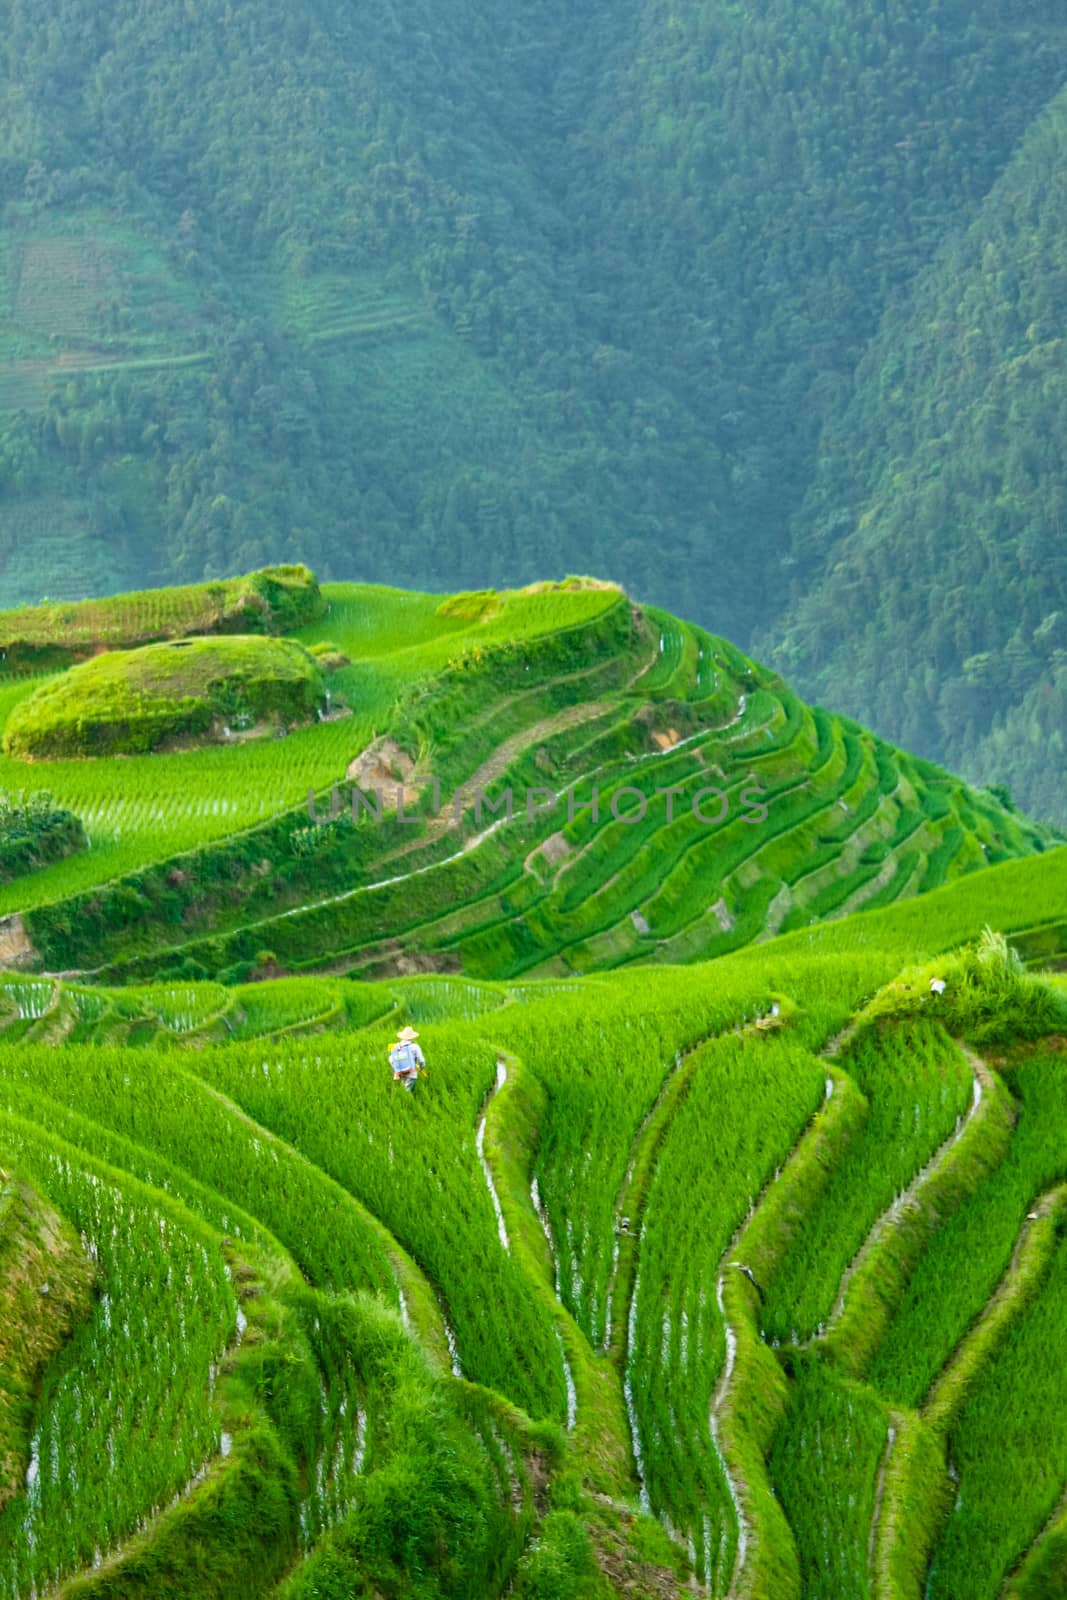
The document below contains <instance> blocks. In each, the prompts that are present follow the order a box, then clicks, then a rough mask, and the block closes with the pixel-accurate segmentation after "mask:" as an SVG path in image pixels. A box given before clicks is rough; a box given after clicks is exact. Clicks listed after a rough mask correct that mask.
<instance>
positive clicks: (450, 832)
mask: <svg viewBox="0 0 1067 1600" xmlns="http://www.w3.org/2000/svg"><path fill="white" fill-rule="evenodd" d="M326 593H327V597H328V600H329V603H330V611H329V614H328V615H327V616H326V617H325V618H323V619H322V620H321V621H320V622H318V623H316V624H315V625H314V627H312V628H308V629H304V630H303V631H302V632H301V633H300V635H299V637H300V638H302V639H303V640H304V642H305V643H308V644H315V643H332V644H333V645H335V646H337V648H338V649H339V650H341V651H343V652H344V654H345V655H346V656H347V657H348V658H349V661H350V665H349V666H347V667H345V668H344V669H343V670H341V671H339V672H338V673H336V674H335V675H334V676H333V678H332V679H331V692H332V694H333V695H334V696H335V703H336V705H337V706H339V707H341V708H342V709H347V711H348V712H349V714H347V715H339V716H337V717H336V718H332V719H330V720H327V721H326V722H324V723H322V724H321V725H318V726H315V727H313V728H310V729H304V730H299V731H296V732H294V733H292V734H291V735H290V736H289V737H288V738H286V739H284V740H283V741H281V742H278V743H274V744H269V743H268V744H264V743H258V744H255V743H253V744H248V745H244V746H241V747H239V748H238V747H235V748H218V747H216V748H211V749H205V750H199V751H189V752H184V753H173V754H167V755H153V756H150V757H129V758H126V759H124V760H123V761H122V762H121V763H119V764H117V765H116V764H115V763H113V762H108V761H100V760H97V761H94V760H86V761H77V762H69V761H67V762H49V763H47V766H46V767H45V766H41V767H40V768H39V769H38V768H34V770H33V772H32V774H30V773H29V772H28V771H27V768H26V767H25V765H24V764H23V763H20V762H18V761H12V760H10V759H7V758H0V784H3V785H4V786H5V787H9V788H11V789H18V788H22V787H23V786H24V785H25V784H26V781H27V778H28V777H30V776H32V778H33V779H34V780H37V781H41V780H45V779H46V781H47V783H48V787H49V788H50V790H51V791H52V793H53V794H54V795H55V797H56V799H57V801H59V802H60V803H61V804H62V805H65V806H67V807H68V808H69V809H70V810H72V811H74V812H76V813H77V814H78V815H80V816H81V817H82V819H83V821H84V823H85V826H86V829H87V831H88V834H89V838H90V849H89V850H88V851H87V852H84V853H83V854H81V855H79V856H75V857H72V858H70V859H68V860H67V861H64V862H62V863H58V864H57V865H55V866H53V867H51V868H48V869H46V870H45V871H42V872H40V873H38V874H35V875H34V876H33V877H32V878H28V879H25V880H22V881H21V882H19V883H16V884H11V885H8V886H5V888H4V889H2V890H0V915H4V914H7V913H11V912H20V913H22V914H23V916H24V918H25V920H26V926H27V929H28V931H29V937H30V938H31V940H32V941H33V942H34V944H35V946H36V948H37V949H38V951H39V952H40V955H41V959H42V961H43V962H44V964H45V965H46V966H48V967H52V968H59V969H64V970H65V969H71V968H82V969H87V970H93V971H96V970H98V969H101V968H104V969H106V975H107V976H108V977H122V978H131V977H132V978H139V977H149V976H153V975H155V974H157V973H163V974H164V975H169V974H170V973H172V972H176V971H178V970H179V969H180V970H181V971H183V972H184V973H185V974H186V975H188V976H204V975H205V974H206V973H210V974H217V973H220V972H225V973H227V974H228V975H230V976H231V977H232V976H233V975H235V974H236V975H237V976H242V975H251V971H250V964H252V963H254V962H255V961H256V960H257V959H258V958H259V956H260V955H261V954H262V953H264V952H269V953H271V954H272V955H273V957H274V958H275V962H276V963H277V964H279V965H281V966H282V967H283V968H285V969H286V970H288V971H291V972H307V971H321V970H323V969H329V970H331V971H334V972H346V973H350V974H354V975H360V976H362V977H366V978H371V979H376V978H379V977H390V976H395V975H397V974H402V973H403V972H405V971H412V970H418V969H420V968H421V969H423V970H431V971H433V970H436V971H438V972H446V973H447V972H462V973H464V974H465V975H467V976H470V977H476V978H485V979H494V978H500V979H508V980H510V981H514V980H515V979H517V978H518V977H519V976H520V975H522V974H524V973H530V974H535V975H537V976H566V975H567V974H570V973H582V972H588V971H591V970H597V969H601V968H604V967H616V966H621V965H624V964H627V963H631V962H639V963H642V964H647V963H649V962H661V963H662V962H672V961H687V960H692V959H694V958H697V957H701V956H706V955H711V954H725V953H727V952H729V951H731V950H734V949H737V948H739V947H741V946H742V945H744V944H747V943H748V942H750V941H751V940H753V939H758V938H761V937H762V938H767V937H771V936H773V935H775V934H777V933H780V932H788V931H790V930H798V931H799V930H803V929H806V928H808V927H811V926H813V925H815V924H817V923H820V922H822V921H825V920H826V919H830V918H834V917H840V916H844V915H847V914H849V913H851V912H853V911H856V910H859V909H862V908H868V909H877V908H880V907H886V906H889V905H891V904H893V903H894V902H895V901H896V900H898V899H900V898H906V897H907V896H909V895H913V894H916V893H918V892H920V891H924V892H928V891H930V890H932V889H934V888H936V887H937V886H938V885H939V884H941V883H943V882H947V881H951V880H952V879H954V878H956V877H958V876H960V875H963V874H967V873H971V872H973V871H974V870H975V869H976V868H980V867H985V866H987V865H990V864H993V863H995V862H997V861H1001V860H1004V859H1006V858H1008V857H1011V856H1015V855H1019V854H1025V853H1027V852H1030V851H1033V850H1035V849H1038V850H1039V849H1041V848H1043V847H1044V846H1045V845H1047V844H1050V843H1052V842H1053V841H1052V839H1051V836H1050V835H1048V834H1047V833H1045V832H1043V831H1042V830H1041V829H1039V828H1038V827H1036V826H1034V825H1033V824H1030V823H1029V822H1027V821H1026V820H1025V819H1023V818H1021V817H1019V816H1018V815H1017V814H1015V813H1012V812H1009V811H1006V810H1005V809H1004V808H1003V807H1002V806H1000V804H999V803H998V802H997V801H996V800H995V799H994V798H993V797H992V796H991V795H988V794H985V793H977V792H975V791H972V790H969V789H967V788H966V786H965V785H963V784H961V783H959V782H957V781H956V780H954V779H952V778H951V777H950V776H949V775H947V774H945V773H942V772H940V771H939V770H938V769H936V768H933V767H931V766H929V765H928V764H926V763H923V762H919V761H916V760H913V759H912V758H910V757H908V756H906V755H904V754H903V753H901V752H900V751H897V750H895V749H893V748H892V747H891V746H888V745H886V744H884V743H882V742H881V741H879V740H878V739H876V738H875V737H874V736H872V735H871V734H869V733H868V732H866V731H865V730H864V729H862V728H860V727H858V726H857V725H856V724H853V723H851V722H849V721H848V720H847V719H842V718H837V717H834V716H832V715H830V714H829V713H827V712H824V711H822V710H820V709H819V708H813V707H809V706H806V705H804V703H803V702H802V701H800V700H799V699H798V698H797V697H796V696H794V695H793V694H792V693H791V691H790V690H789V689H788V686H787V685H785V684H784V683H783V682H782V681H781V680H780V679H778V678H777V677H776V676H775V675H774V674H772V673H769V672H767V671H766V670H765V669H763V668H761V667H759V666H758V665H756V664H755V663H753V662H751V661H749V660H748V659H747V658H746V657H745V656H743V655H742V654H741V653H740V652H739V651H737V650H736V649H734V647H732V646H731V645H729V644H728V643H727V642H726V641H725V640H722V639H718V638H715V637H713V636H711V635H709V634H707V633H706V632H705V631H704V630H702V629H699V628H695V627H692V626H690V625H689V624H686V623H684V622H681V621H679V620H677V619H675V618H672V617H669V616H668V615H666V614H665V613H660V612H657V611H655V610H654V609H650V610H648V611H647V612H645V613H641V612H638V611H633V612H632V611H631V606H630V602H628V601H627V600H626V598H625V597H623V596H621V595H620V594H619V592H618V591H617V590H614V589H611V588H605V587H599V588H596V587H593V588H589V587H575V588H563V589H560V588H551V587H548V588H545V587H541V588H538V587H536V586H535V588H534V589H532V590H530V591H522V592H520V593H516V594H514V595H510V596H507V595H505V596H495V595H492V594H486V595H480V596H473V597H466V598H464V597H459V598H458V599H457V600H456V601H455V602H450V601H444V602H442V601H441V599H440V597H437V596H430V595H411V594H404V593H402V592H400V591H391V590H387V589H384V590H383V589H373V588H369V587H366V586H358V585H333V586H330V585H328V586H327V588H326ZM166 595H167V592H166V591H161V592H159V594H157V595H156V596H155V597H153V596H152V595H145V596H139V597H131V599H130V601H129V602H128V603H127V605H128V606H129V605H131V604H136V605H139V606H140V607H141V608H142V610H143V611H144V620H145V621H146V622H147V621H148V620H150V616H149V614H150V613H151V615H153V616H154V615H155V611H157V610H159V607H160V605H161V604H163V603H164V602H165V600H166ZM153 608H154V609H153ZM122 620H123V619H117V618H116V619H111V622H110V623H109V624H108V626H111V625H112V624H113V625H114V626H116V627H117V626H119V622H120V621H122ZM133 620H136V619H133ZM130 622H131V618H130V617H125V619H124V624H123V625H126V626H127V627H128V625H129V624H130ZM33 687H34V680H32V679H26V678H15V679H11V680H9V682H8V683H7V685H6V686H5V685H4V684H3V681H2V679H0V718H2V717H3V716H4V715H6V714H8V713H9V712H10V709H11V708H12V707H13V706H14V705H15V704H17V703H18V701H19V700H20V699H21V698H22V697H23V696H24V695H26V694H29V693H30V692H32V689H33ZM368 752H369V754H367V753H368ZM357 757H364V758H365V761H366V763H368V764H367V765H365V767H364V768H361V769H360V770H361V771H364V772H369V773H370V777H369V778H368V777H364V778H363V779H361V780H359V781H360V782H362V784H363V789H364V792H365V793H367V792H368V791H369V795H370V803H373V798H374V794H373V792H374V790H375V789H377V790H379V791H381V790H383V789H384V790H385V799H384V804H385V811H384V813H383V818H382V819H379V821H378V823H377V824H376V825H373V826H362V827H359V828H356V827H353V826H352V820H351V817H350V815H349V813H350V811H351V808H352V800H351V789H350V788H349V787H345V782H344V780H345V778H346V774H349V773H350V772H353V773H354V772H355V770H356V769H355V768H354V766H353V763H354V761H355V759H356V758H357ZM396 761H400V763H401V766H403V764H404V762H407V766H406V767H404V768H403V770H404V771H405V772H406V773H407V774H408V777H407V779H406V782H407V784H408V795H407V800H406V803H405V811H406V813H407V815H406V820H405V821H403V822H400V821H398V820H396V818H395V817H394V816H393V814H392V812H391V810H390V805H389V799H390V796H391V795H392V796H394V797H395V784H396V778H397V775H398V774H399V771H400V768H399V767H397V768H395V770H393V775H392V777H391V778H390V777H389V772H390V770H392V769H391V763H395V762H396ZM38 771H39V772H40V779H39V778H38ZM375 774H376V775H375ZM434 779H436V780H437V785H438V789H437V793H436V798H434V797H433V794H432V780H434ZM390 784H391V785H392V788H390ZM338 785H340V787H337V786H338ZM420 786H421V787H420ZM509 791H510V793H511V801H510V812H509V801H508V798H507V797H508V793H509ZM312 792H313V793H314V794H315V795H316V796H317V800H316V809H315V815H316V817H319V818H325V817H328V816H329V815H330V814H331V796H332V803H333V806H334V808H335V810H336V812H337V813H338V816H337V821H336V823H335V824H331V826H330V827H328V828H318V827H316V826H315V825H313V824H312V819H311V818H310V817H309V815H308V796H309V794H310V793H312ZM420 794H422V795H423V800H422V805H421V808H420V806H419V804H418V796H419V795H420ZM346 818H347V819H348V820H346ZM371 820H372V819H371V817H370V816H369V814H364V815H363V817H362V821H363V823H364V824H367V823H369V822H371ZM264 864H265V865H264ZM176 882H177V883H178V884H185V883H187V882H188V883H190V884H193V883H198V882H199V883H202V884H203V892H202V893H198V894H194V893H193V891H192V889H191V888H190V889H189V891H188V893H186V894H185V895H184V900H183V903H182V904H181V905H180V906H179V905H178V904H177V903H176V902H175V903H173V904H172V906H171V908H170V909H168V910H166V911H163V910H161V902H162V901H163V900H165V899H167V898H168V897H169V898H172V890H173V888H174V886H175V883H176ZM221 885H225V888H224V889H223V888H220V886H221ZM238 885H240V892H238V888H237V886H238ZM101 886H106V887H105V888H104V893H103V896H102V897H101V895H100V894H98V893H97V890H98V889H99V888H100V887H101ZM120 900H124V901H125V903H126V906H127V911H126V913H124V914H123V915H122V917H121V918H120V917H117V916H114V915H112V912H111V910H110V907H112V906H117V905H118V902H119V901H120ZM415 900H417V913H416V914H413V904H414V901H415ZM135 906H140V907H141V915H137V914H134V915H130V914H129V912H130V911H131V910H134V909H135Z"/></svg>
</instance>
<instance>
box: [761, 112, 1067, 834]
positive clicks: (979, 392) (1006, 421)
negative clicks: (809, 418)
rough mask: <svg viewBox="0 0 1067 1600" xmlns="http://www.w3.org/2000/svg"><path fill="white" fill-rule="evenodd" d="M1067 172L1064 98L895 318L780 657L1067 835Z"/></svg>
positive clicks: (802, 544)
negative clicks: (1066, 828) (1012, 795)
mask: <svg viewBox="0 0 1067 1600" xmlns="http://www.w3.org/2000/svg"><path fill="white" fill-rule="evenodd" d="M1065 155H1067V93H1063V94H1061V95H1060V96H1059V97H1058V99H1057V100H1056V101H1055V102H1054V103H1053V105H1052V106H1051V107H1050V108H1049V110H1048V111H1047V112H1046V114H1045V115H1044V116H1043V117H1042V118H1040V119H1039V120H1038V122H1037V123H1036V125H1035V126H1034V128H1033V129H1032V130H1031V132H1030V133H1029V134H1028V136H1027V138H1026V139H1025V140H1024V142H1023V145H1022V147H1021V149H1020V150H1019V152H1018V154H1017V155H1016V156H1015V157H1014V159H1013V160H1012V161H1011V163H1010V164H1009V166H1008V168H1007V170H1006V171H1005V172H1004V174H1003V176H1002V177H1001V179H1000V180H999V182H998V183H997V185H996V186H995V188H994V189H993V192H992V193H991V195H990V196H989V198H988V199H987V200H986V202H985V204H984V205H983V206H982V209H981V212H980V215H979V217H978V218H977V220H976V221H975V223H974V224H973V226H972V227H971V228H970V229H969V230H967V231H966V232H965V233H962V234H961V235H960V236H959V237H958V238H956V239H954V240H953V241H952V243H951V244H949V245H948V246H947V247H946V248H945V249H944V250H943V251H942V252H941V253H940V255H939V257H938V259H937V261H936V262H935V263H934V265H933V266H932V267H931V268H930V270H929V271H928V272H927V273H926V274H925V275H924V276H923V278H922V279H921V281H920V283H919V284H918V286H917V287H916V289H915V291H914V294H913V295H912V296H910V297H909V298H908V299H906V300H904V301H903V302H901V303H900V304H899V305H897V306H896V307H895V308H894V310H893V311H892V313H891V314H890V315H889V316H887V318H886V320H885V322H884V324H883V327H882V329H881V331H880V333H879V334H878V337H877V338H876V339H875V340H874V342H873V343H872V346H871V349H870V351H869V352H868V353H867V355H866V356H865V357H864V359H863V361H862V362H861V364H860V367H859V369H858V372H857V382H856V389H855V394H854V396H853V398H852V400H851V403H850V405H849V406H848V407H847V408H846V409H845V411H844V413H843V415H842V416H841V417H840V419H839V420H837V421H835V423H834V425H833V426H832V428H830V429H828V430H827V434H826V436H825V437H824V441H823V447H822V450H821V454H820V463H819V476H818V479H817V488H816V489H813V490H812V492H811V495H810V497H809V501H808V504H807V506H806V508H805V512H804V514H803V517H802V519H801V523H800V531H799V533H798V541H799V543H798V554H799V555H800V556H801V558H802V560H803V562H804V564H805V566H806V568H807V571H808V574H809V576H808V577H806V578H805V579H804V580H803V583H802V588H803V591H804V598H803V599H802V600H801V601H800V603H799V605H798V606H797V607H796V609H795V611H794V613H793V616H792V618H791V619H787V621H786V624H785V626H784V637H783V639H782V642H781V645H780V648H778V649H777V651H776V652H775V655H776V659H778V660H780V661H781V662H782V664H783V667H784V669H785V670H787V671H789V672H790V673H791V674H794V675H795V676H796V677H797V679H798V680H799V681H800V682H801V683H802V684H803V685H804V686H805V687H806V688H807V689H808V690H809V691H810V692H811V693H814V694H817V695H819V696H824V697H826V698H827V699H829V700H831V701H832V702H833V703H834V704H835V705H841V706H843V707H845V708H846V709H849V710H852V711H856V710H858V709H859V708H861V707H862V708H863V710H864V712H865V714H867V715H869V716H870V717H871V718H872V720H873V721H874V722H875V723H876V724H877V726H878V727H880V728H883V729H885V730H886V732H888V733H890V734H892V735H893V736H894V737H896V738H899V739H900V740H902V741H903V742H904V743H906V744H908V745H909V746H910V747H912V748H914V749H918V750H921V751H924V752H926V753H933V752H939V753H943V754H944V755H945V756H946V757H947V759H948V760H949V761H950V762H951V763H953V764H954V765H958V766H959V767H961V768H962V769H963V770H965V771H967V772H968V773H970V774H973V775H974V776H975V778H976V779H978V780H979V781H981V780H984V781H986V782H989V781H992V780H993V779H994V778H996V779H999V780H1000V781H1001V782H1009V783H1011V784H1012V785H1013V787H1014V789H1015V792H1016V793H1017V794H1018V795H1019V796H1020V798H1021V799H1022V800H1023V803H1024V804H1026V805H1027V806H1028V807H1029V808H1030V809H1032V810H1034V811H1036V812H1038V813H1039V814H1041V815H1044V816H1048V817H1051V818H1054V819H1055V818H1059V819H1060V820H1061V821H1062V820H1063V817H1064V815H1067V813H1065V812H1064V800H1063V795H1064V763H1065V761H1067V749H1065V744H1064V728H1065V727H1067V543H1065V539H1064V515H1065V508H1067V500H1065V496H1064V482H1063V475H1062V471H1061V451H1060V440H1061V439H1062V437H1063V431H1064V427H1065V425H1067V416H1065V406H1067V344H1065V342H1064V339H1063V337H1062V326H1061V320H1062V306H1063V299H1064V287H1065V286H1064V282H1063V260H1064V252H1065V248H1067V238H1065V222H1064V216H1065V212H1064V204H1063V199H1064V176H1063V170H1064V159H1065ZM842 535H843V536H842ZM994 597H995V599H994ZM991 600H992V601H993V603H991ZM842 618H848V619H852V620H850V621H849V623H848V625H847V626H846V627H842V625H841V619H842ZM775 631H776V633H777V632H778V631H779V630H778V629H776V630H775ZM887 639H891V640H892V641H893V648H892V650H890V651H887V650H886V648H885V642H886V640H887Z"/></svg>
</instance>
